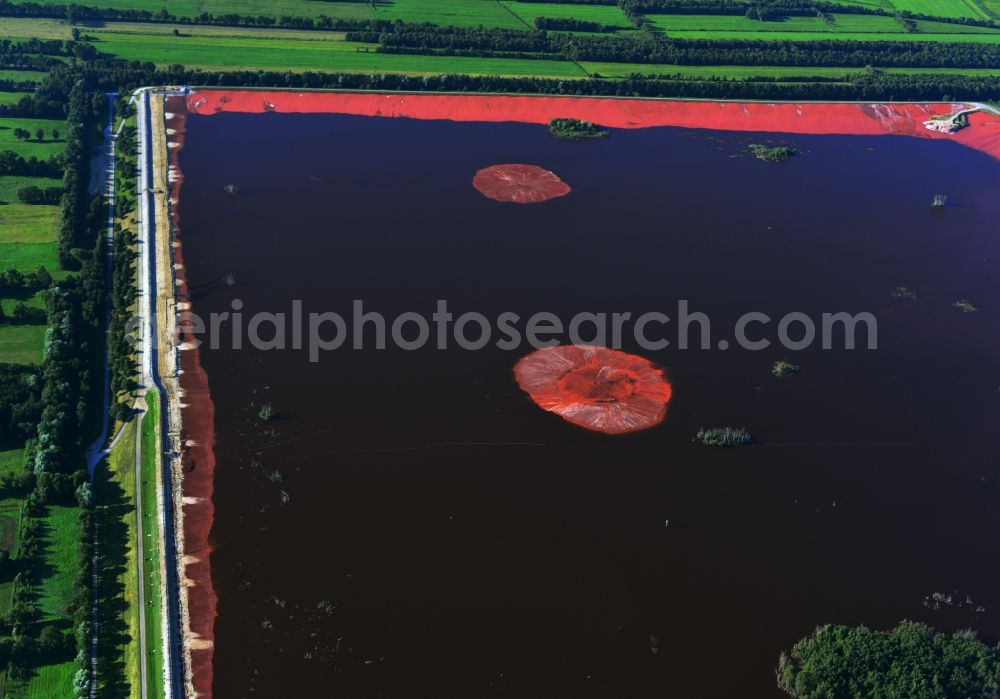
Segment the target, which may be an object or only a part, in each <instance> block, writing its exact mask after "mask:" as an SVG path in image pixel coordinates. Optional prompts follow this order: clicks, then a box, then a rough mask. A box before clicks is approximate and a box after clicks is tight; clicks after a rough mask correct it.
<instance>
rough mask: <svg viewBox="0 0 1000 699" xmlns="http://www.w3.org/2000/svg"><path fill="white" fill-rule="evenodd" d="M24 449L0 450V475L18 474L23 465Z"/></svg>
mask: <svg viewBox="0 0 1000 699" xmlns="http://www.w3.org/2000/svg"><path fill="white" fill-rule="evenodd" d="M23 461H24V449H23V448H20V449H0V474H4V473H18V472H20V471H21V467H22V466H23V465H24V464H23Z"/></svg>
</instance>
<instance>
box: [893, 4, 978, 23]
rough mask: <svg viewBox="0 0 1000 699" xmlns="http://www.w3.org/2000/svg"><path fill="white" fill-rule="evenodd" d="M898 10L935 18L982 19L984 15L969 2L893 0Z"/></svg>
mask: <svg viewBox="0 0 1000 699" xmlns="http://www.w3.org/2000/svg"><path fill="white" fill-rule="evenodd" d="M892 5H893V7H895V8H896V9H897V10H908V11H910V12H915V13H917V14H922V15H934V16H935V17H954V18H959V17H967V18H969V19H982V18H983V16H982V14H981V13H980V12H979V11H978V10H976V7H975V5H974V4H973V3H971V2H968V0H892Z"/></svg>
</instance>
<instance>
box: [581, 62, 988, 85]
mask: <svg viewBox="0 0 1000 699" xmlns="http://www.w3.org/2000/svg"><path fill="white" fill-rule="evenodd" d="M580 66H581V67H582V68H583V69H584V70H586V71H587V72H588V73H590V74H595V73H596V74H598V75H600V76H602V77H606V78H624V77H628V76H629V75H631V74H632V73H639V74H641V75H655V76H660V77H664V76H670V77H673V76H680V77H682V78H735V79H741V80H742V79H745V80H752V79H754V78H765V79H767V78H783V79H785V80H791V79H793V78H802V79H803V80H807V81H808V80H810V79H813V78H824V79H838V80H840V79H846V78H848V77H849V76H851V75H856V74H858V73H860V72H861V69H860V68H832V67H826V66H818V67H816V66H803V67H799V66H682V65H673V64H663V63H602V62H600V61H580ZM885 72H887V73H930V74H932V75H1000V68H887V69H885Z"/></svg>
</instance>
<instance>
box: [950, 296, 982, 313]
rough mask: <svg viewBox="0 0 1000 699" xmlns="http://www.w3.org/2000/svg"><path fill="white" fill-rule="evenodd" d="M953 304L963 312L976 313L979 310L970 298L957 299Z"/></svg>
mask: <svg viewBox="0 0 1000 699" xmlns="http://www.w3.org/2000/svg"><path fill="white" fill-rule="evenodd" d="M951 305H952V307H953V308H957V309H958V310H960V311H961V312H962V313H975V312H977V311H978V310H979V309H978V308H976V307H975V306H974V305H972V302H971V301H969V300H968V299H962V300H961V301H956V302H955V303H953V304H951Z"/></svg>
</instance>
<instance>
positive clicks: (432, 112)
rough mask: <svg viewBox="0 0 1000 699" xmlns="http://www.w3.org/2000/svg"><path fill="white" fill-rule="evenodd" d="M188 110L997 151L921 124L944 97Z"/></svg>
mask: <svg viewBox="0 0 1000 699" xmlns="http://www.w3.org/2000/svg"><path fill="white" fill-rule="evenodd" d="M187 101H188V108H189V110H190V111H191V112H192V113H197V114H214V113H217V112H298V113H336V114H357V115H360V116H387V117H409V118H411V119H450V120H452V121H520V122H528V123H537V124H545V123H548V122H549V121H550V120H551V119H554V118H557V117H572V118H574V119H583V120H586V121H593V122H594V123H596V124H601V125H602V126H610V127H615V128H625V129H634V128H643V127H647V126H682V127H688V128H703V129H718V130H723V131H766V132H774V133H801V134H859V135H878V134H900V135H906V136H917V137H921V138H949V139H953V140H955V141H958V142H959V143H962V144H964V145H967V146H969V147H970V148H976V149H978V150H981V151H984V152H986V153H989V154H990V155H992V156H994V157H995V158H998V159H1000V117H997V116H993V115H991V114H983V113H977V114H973V115H972V117H971V119H970V121H971V126H970V127H969V128H967V129H963V130H962V131H959V132H958V133H955V134H944V133H939V132H936V131H929V130H927V129H925V128H924V125H923V122H924V121H926V120H927V119H928V118H929V117H930V116H932V115H935V114H949V113H951V112H953V111H954V110H955V109H957V108H958V106H959V105H957V104H952V103H941V102H938V103H922V104H912V103H906V104H902V103H893V104H877V103H875V104H873V103H865V104H858V103H841V102H838V103H827V104H823V103H805V104H792V103H780V104H777V103H764V102H676V101H674V102H672V101H665V100H649V99H617V98H601V97H529V96H517V95H433V94H399V93H395V94H384V95H383V94H374V93H351V92H343V93H340V92H279V91H274V92H256V91H250V90H198V91H196V92H195V93H194V94H192V95H189V96H188V98H187Z"/></svg>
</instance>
